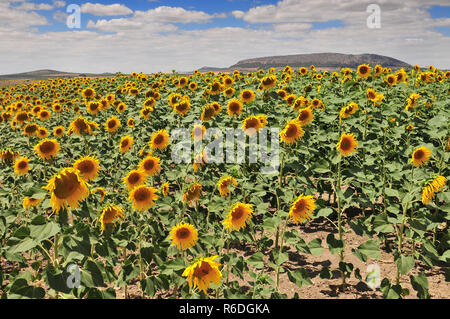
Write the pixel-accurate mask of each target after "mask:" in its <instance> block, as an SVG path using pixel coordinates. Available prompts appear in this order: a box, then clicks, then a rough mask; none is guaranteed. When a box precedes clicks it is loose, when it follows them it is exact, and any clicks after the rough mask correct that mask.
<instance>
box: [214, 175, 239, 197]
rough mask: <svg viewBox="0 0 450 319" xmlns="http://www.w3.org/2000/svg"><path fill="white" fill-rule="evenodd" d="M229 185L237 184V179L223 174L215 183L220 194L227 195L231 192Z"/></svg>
mask: <svg viewBox="0 0 450 319" xmlns="http://www.w3.org/2000/svg"><path fill="white" fill-rule="evenodd" d="M230 186H234V187H236V186H237V181H236V179H235V178H234V177H231V176H224V177H221V178H220V180H219V182H218V183H217V188H218V189H219V193H220V196H224V197H228V196H229V195H230V193H231V190H230V189H229V187H230Z"/></svg>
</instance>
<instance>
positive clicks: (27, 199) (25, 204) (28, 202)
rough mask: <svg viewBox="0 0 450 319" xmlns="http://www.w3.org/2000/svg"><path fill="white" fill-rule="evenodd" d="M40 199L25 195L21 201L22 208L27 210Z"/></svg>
mask: <svg viewBox="0 0 450 319" xmlns="http://www.w3.org/2000/svg"><path fill="white" fill-rule="evenodd" d="M41 201H42V199H37V198H31V197H28V196H25V197H24V198H23V202H22V206H23V209H25V210H28V209H30V208H31V207H36V206H37V205H39V203H40V202H41Z"/></svg>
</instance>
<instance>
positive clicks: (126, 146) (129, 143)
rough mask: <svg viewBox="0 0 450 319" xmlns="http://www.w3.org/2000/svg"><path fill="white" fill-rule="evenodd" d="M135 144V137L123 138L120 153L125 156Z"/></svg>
mask: <svg viewBox="0 0 450 319" xmlns="http://www.w3.org/2000/svg"><path fill="white" fill-rule="evenodd" d="M133 144H134V137H132V136H129V135H127V136H123V137H122V138H121V140H120V146H119V151H120V153H122V154H125V153H126V152H128V151H129V150H130V149H131V148H132V147H133Z"/></svg>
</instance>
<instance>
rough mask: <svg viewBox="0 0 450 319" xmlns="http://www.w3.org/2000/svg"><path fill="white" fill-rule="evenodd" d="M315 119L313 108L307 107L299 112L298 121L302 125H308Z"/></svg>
mask: <svg viewBox="0 0 450 319" xmlns="http://www.w3.org/2000/svg"><path fill="white" fill-rule="evenodd" d="M313 120H314V113H313V111H312V109H311V108H309V107H307V108H304V109H301V110H300V111H299V112H298V116H297V122H298V123H299V124H300V125H301V126H306V125H308V124H309V123H311V122H312V121H313Z"/></svg>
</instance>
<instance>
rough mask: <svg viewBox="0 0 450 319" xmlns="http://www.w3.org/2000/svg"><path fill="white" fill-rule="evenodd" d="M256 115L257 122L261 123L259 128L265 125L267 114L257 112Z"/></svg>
mask: <svg viewBox="0 0 450 319" xmlns="http://www.w3.org/2000/svg"><path fill="white" fill-rule="evenodd" d="M256 117H257V118H258V121H259V123H260V125H261V128H264V127H266V125H267V116H266V115H265V114H258V115H257V116H256Z"/></svg>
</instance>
